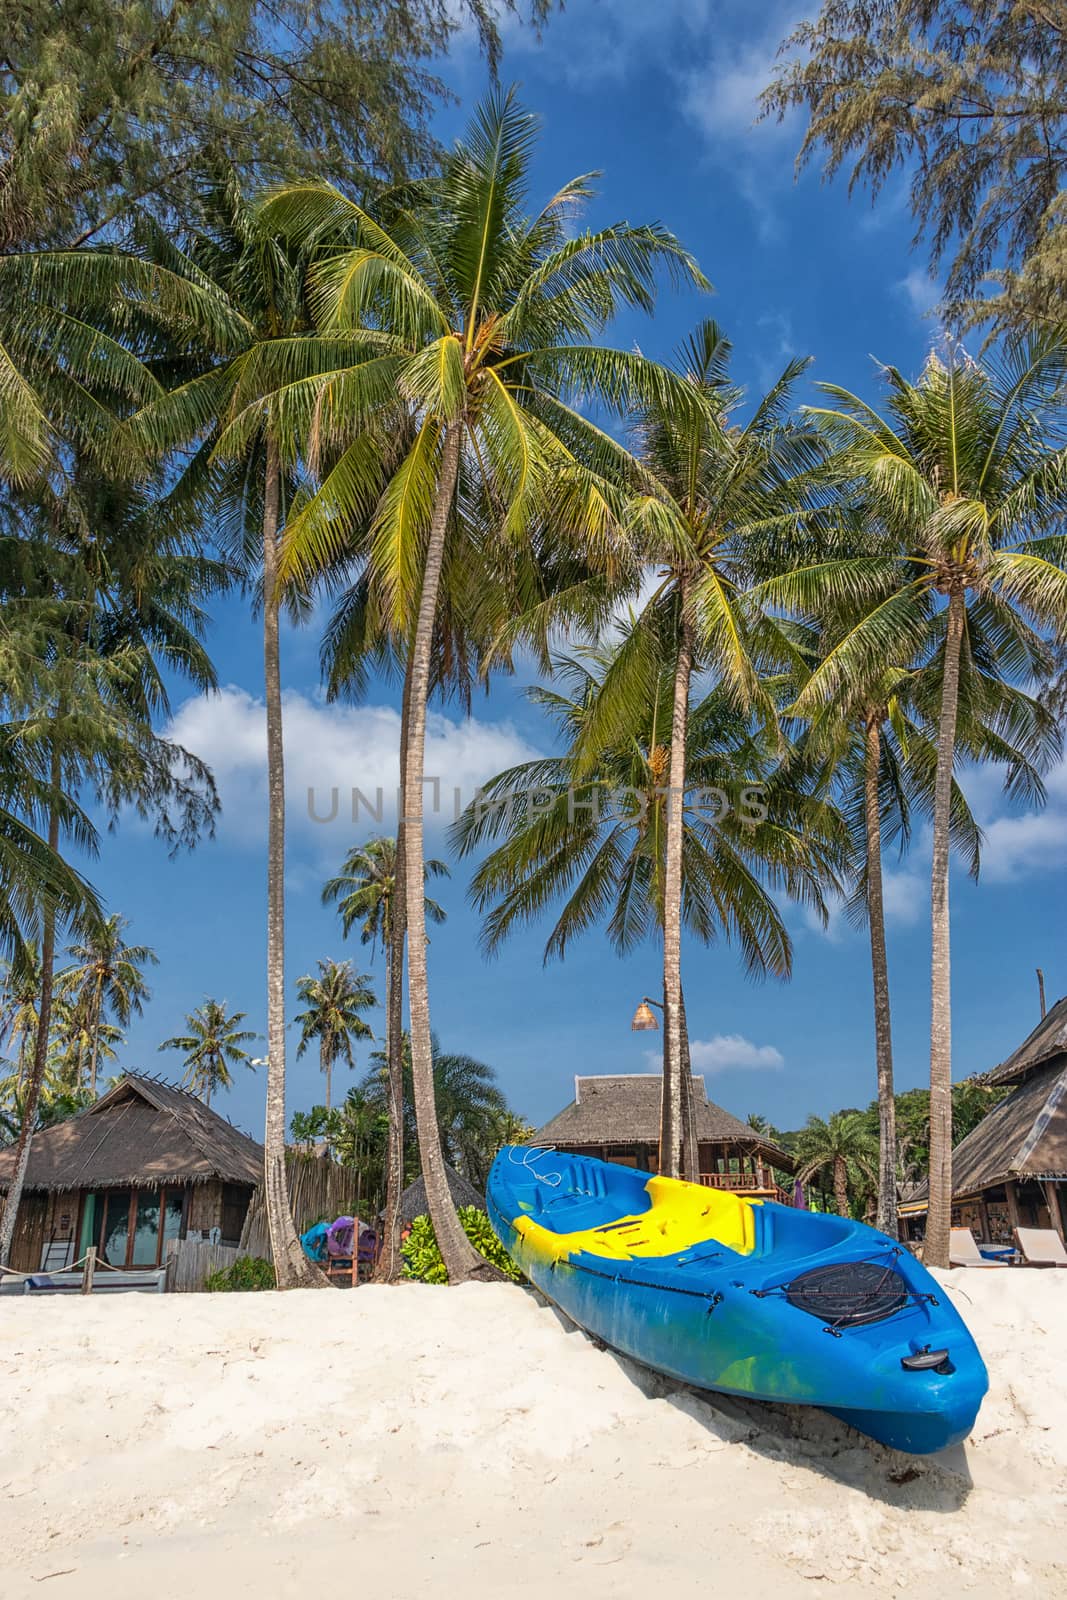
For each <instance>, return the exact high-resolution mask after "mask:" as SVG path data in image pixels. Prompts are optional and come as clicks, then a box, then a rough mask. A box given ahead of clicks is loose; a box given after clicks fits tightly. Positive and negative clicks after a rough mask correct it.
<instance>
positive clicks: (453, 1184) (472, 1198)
mask: <svg viewBox="0 0 1067 1600" xmlns="http://www.w3.org/2000/svg"><path fill="white" fill-rule="evenodd" d="M445 1176H446V1177H447V1179H448V1188H449V1193H450V1194H451V1196H452V1202H453V1204H454V1205H455V1206H456V1207H457V1209H458V1208H459V1207H460V1206H477V1207H478V1209H479V1211H484V1210H485V1195H484V1194H482V1193H481V1191H480V1190H479V1189H476V1188H475V1187H474V1185H473V1183H471V1182H470V1181H469V1180H468V1179H467V1178H465V1177H464V1176H463V1174H462V1173H461V1172H457V1171H456V1169H455V1167H450V1166H449V1165H448V1163H447V1162H446V1163H445ZM429 1210H430V1207H429V1205H428V1204H427V1201H426V1180H425V1178H423V1177H421V1176H420V1177H418V1178H416V1179H415V1182H414V1183H409V1184H408V1186H407V1188H406V1189H405V1190H404V1191H403V1193H402V1194H401V1196H400V1221H401V1224H402V1226H405V1227H406V1226H408V1225H409V1224H410V1223H412V1222H414V1221H415V1218H416V1217H423V1216H426V1215H427V1214H428V1213H429Z"/></svg>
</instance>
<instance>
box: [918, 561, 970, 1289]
mask: <svg viewBox="0 0 1067 1600" xmlns="http://www.w3.org/2000/svg"><path fill="white" fill-rule="evenodd" d="M965 620H966V605H965V602H964V596H963V591H962V590H961V589H953V591H952V593H951V594H950V595H949V602H948V626H947V629H946V632H945V675H944V680H943V682H942V685H941V719H940V722H939V724H938V729H937V774H936V777H935V780H934V847H933V864H932V868H931V874H930V944H931V959H930V1209H929V1211H928V1212H927V1217H926V1243H925V1246H924V1250H923V1260H924V1262H925V1263H926V1265H927V1266H932V1267H947V1266H948V1246H949V1230H950V1228H951V1226H952V969H951V960H950V948H949V936H950V930H949V899H948V874H949V824H950V821H951V815H952V766H953V758H954V756H955V753H956V714H957V710H958V707H959V697H960V649H961V646H962V643H963V626H964V622H965Z"/></svg>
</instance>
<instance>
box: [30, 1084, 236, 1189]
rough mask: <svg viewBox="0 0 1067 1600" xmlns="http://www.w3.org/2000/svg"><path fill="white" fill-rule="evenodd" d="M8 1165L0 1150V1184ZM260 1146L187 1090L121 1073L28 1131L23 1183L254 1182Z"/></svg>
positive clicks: (76, 1185)
mask: <svg viewBox="0 0 1067 1600" xmlns="http://www.w3.org/2000/svg"><path fill="white" fill-rule="evenodd" d="M14 1165H15V1152H14V1149H8V1150H0V1191H3V1190H6V1188H7V1185H8V1181H9V1179H10V1177H11V1173H12V1171H13V1170H14ZM262 1173H263V1147H262V1145H259V1144H257V1143H256V1141H255V1140H254V1139H250V1138H249V1137H248V1135H247V1134H246V1133H241V1132H240V1130H239V1129H237V1128H235V1127H234V1126H233V1124H232V1123H230V1122H227V1121H226V1119H225V1117H220V1116H219V1115H218V1113H217V1112H215V1111H209V1110H208V1108H207V1106H205V1105H203V1104H202V1103H201V1102H200V1101H199V1100H197V1099H196V1098H195V1097H194V1096H193V1095H191V1094H186V1092H185V1090H184V1089H177V1088H175V1087H174V1086H173V1085H172V1084H169V1083H162V1082H160V1081H159V1080H158V1079H156V1078H144V1077H140V1076H138V1075H137V1074H135V1073H127V1074H126V1076H125V1077H124V1078H123V1079H122V1080H121V1082H119V1083H117V1084H116V1085H115V1087H114V1088H113V1089H110V1090H109V1091H108V1093H107V1094H105V1095H103V1096H102V1097H101V1099H99V1100H98V1101H97V1102H96V1104H95V1105H93V1106H90V1107H89V1108H88V1110H87V1111H82V1112H79V1114H78V1115H77V1116H76V1117H71V1118H70V1120H69V1121H67V1122H60V1123H57V1125H56V1126H55V1127H54V1128H44V1129H42V1130H41V1132H40V1133H35V1134H34V1136H33V1143H32V1144H31V1146H30V1160H29V1166H28V1169H27V1172H26V1188H27V1189H46V1190H53V1189H109V1188H111V1189H118V1188H126V1187H132V1186H134V1185H138V1184H144V1185H146V1186H147V1185H155V1184H161V1183H207V1182H209V1181H210V1180H211V1179H213V1178H219V1179H221V1180H222V1181H223V1182H224V1183H243V1184H248V1185H250V1186H251V1185H254V1184H257V1183H258V1182H259V1181H260V1178H261V1176H262Z"/></svg>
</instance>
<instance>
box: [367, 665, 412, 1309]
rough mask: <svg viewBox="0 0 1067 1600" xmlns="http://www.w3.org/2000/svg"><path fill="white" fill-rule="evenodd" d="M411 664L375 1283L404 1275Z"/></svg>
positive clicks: (404, 707)
mask: <svg viewBox="0 0 1067 1600" xmlns="http://www.w3.org/2000/svg"><path fill="white" fill-rule="evenodd" d="M411 664H412V652H411V651H409V652H408V664H407V670H406V671H405V673H404V697H403V701H402V703H401V707H400V797H399V808H398V812H397V819H396V858H395V862H394V868H393V893H392V897H391V899H390V901H389V922H388V933H389V938H388V949H387V950H386V962H387V968H386V977H385V1061H386V1072H387V1088H386V1092H387V1094H388V1099H389V1129H388V1133H387V1134H386V1146H385V1163H386V1165H385V1215H384V1218H383V1222H382V1248H381V1252H380V1254H379V1256H378V1264H377V1266H376V1267H375V1270H374V1277H375V1281H376V1282H377V1283H395V1282H396V1281H397V1280H398V1279H399V1278H400V1277H401V1275H402V1274H403V1270H404V1260H403V1256H402V1254H401V1251H400V1196H401V1194H402V1193H403V1190H404V937H405V933H406V930H407V915H406V911H405V889H404V853H405V850H406V848H407V845H406V827H405V823H404V817H405V814H406V810H407V803H406V791H405V788H404V773H405V770H406V768H407V750H408V727H409V723H410V720H411V716H410V705H411Z"/></svg>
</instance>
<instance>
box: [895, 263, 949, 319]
mask: <svg viewBox="0 0 1067 1600" xmlns="http://www.w3.org/2000/svg"><path fill="white" fill-rule="evenodd" d="M893 287H894V288H895V290H896V292H897V294H899V295H900V296H902V298H903V299H905V300H906V301H907V302H908V305H909V306H910V307H911V309H912V311H914V313H915V315H916V316H917V317H923V318H926V317H928V316H929V315H930V313H931V312H932V311H933V310H934V309H935V308H936V307H937V306H938V305H939V304H940V302H941V298H942V296H941V285H940V284H939V283H938V281H937V279H936V278H931V276H930V274H929V273H928V272H924V271H923V269H922V268H921V267H913V268H912V269H911V271H910V272H909V273H906V274H905V276H904V277H903V278H901V279H899V281H898V282H897V283H896V284H894V286H893Z"/></svg>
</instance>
